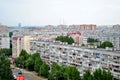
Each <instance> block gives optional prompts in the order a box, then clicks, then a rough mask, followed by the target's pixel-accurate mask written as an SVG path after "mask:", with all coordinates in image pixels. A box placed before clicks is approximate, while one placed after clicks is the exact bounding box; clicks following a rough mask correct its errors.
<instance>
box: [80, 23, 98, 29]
mask: <svg viewBox="0 0 120 80" xmlns="http://www.w3.org/2000/svg"><path fill="white" fill-rule="evenodd" d="M80 30H96V25H95V24H81V25H80Z"/></svg>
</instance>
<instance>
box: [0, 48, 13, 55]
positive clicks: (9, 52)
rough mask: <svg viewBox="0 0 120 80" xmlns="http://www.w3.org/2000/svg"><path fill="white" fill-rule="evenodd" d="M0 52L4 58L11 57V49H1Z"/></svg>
mask: <svg viewBox="0 0 120 80" xmlns="http://www.w3.org/2000/svg"><path fill="white" fill-rule="evenodd" d="M0 52H1V53H3V54H5V56H11V55H12V49H7V48H2V49H0Z"/></svg>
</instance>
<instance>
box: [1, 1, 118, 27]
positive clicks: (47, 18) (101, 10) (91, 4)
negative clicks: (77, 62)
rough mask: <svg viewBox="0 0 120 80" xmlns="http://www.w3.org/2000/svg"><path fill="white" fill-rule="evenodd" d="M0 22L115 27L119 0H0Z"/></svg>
mask: <svg viewBox="0 0 120 80" xmlns="http://www.w3.org/2000/svg"><path fill="white" fill-rule="evenodd" d="M0 23H1V24H4V25H8V26H15V25H18V23H22V25H48V24H51V25H58V24H97V25H105V24H107V25H111V24H119V23H120V0H0Z"/></svg>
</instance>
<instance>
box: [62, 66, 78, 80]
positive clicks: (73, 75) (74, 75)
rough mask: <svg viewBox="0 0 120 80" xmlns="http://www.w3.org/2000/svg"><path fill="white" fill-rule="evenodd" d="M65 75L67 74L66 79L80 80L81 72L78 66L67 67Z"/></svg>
mask: <svg viewBox="0 0 120 80" xmlns="http://www.w3.org/2000/svg"><path fill="white" fill-rule="evenodd" d="M64 75H66V76H65V80H80V73H79V71H78V70H77V68H76V67H70V66H69V67H66V68H65V72H64ZM68 78H69V79H68Z"/></svg>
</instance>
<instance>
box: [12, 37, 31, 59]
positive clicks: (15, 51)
mask: <svg viewBox="0 0 120 80" xmlns="http://www.w3.org/2000/svg"><path fill="white" fill-rule="evenodd" d="M30 39H31V38H30V36H23V37H13V38H12V47H13V48H12V57H13V58H16V57H19V54H20V52H21V50H22V49H24V50H26V52H27V53H30Z"/></svg>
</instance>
